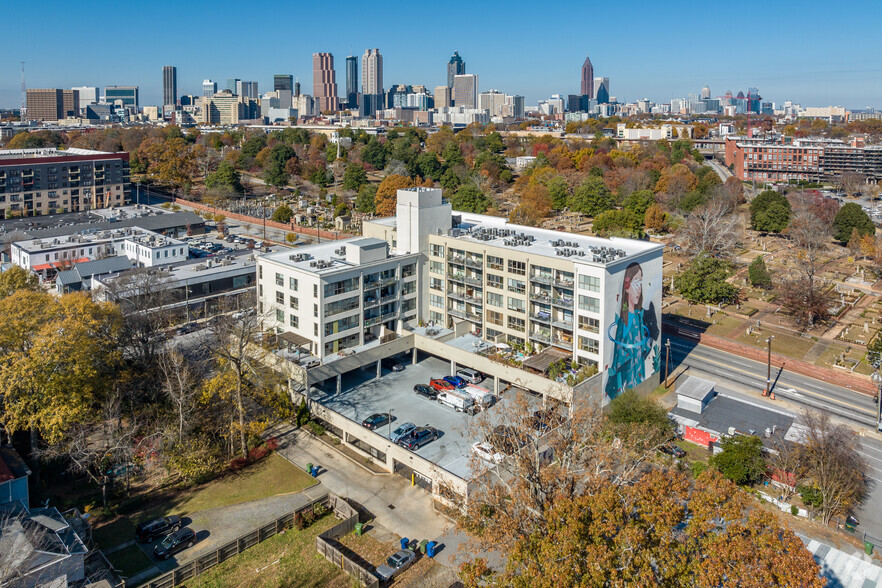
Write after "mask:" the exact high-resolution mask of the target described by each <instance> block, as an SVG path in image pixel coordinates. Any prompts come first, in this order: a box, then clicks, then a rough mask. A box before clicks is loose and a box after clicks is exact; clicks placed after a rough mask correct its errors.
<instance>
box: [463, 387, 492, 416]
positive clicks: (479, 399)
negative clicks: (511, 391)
mask: <svg viewBox="0 0 882 588" xmlns="http://www.w3.org/2000/svg"><path fill="white" fill-rule="evenodd" d="M459 391H460V392H465V393H466V394H468V395H469V396H471V397H472V399H473V400H474V401H475V404H477V405H478V406H479V407H481V410H485V409H487V408H490V407H491V406H493V403H494V402H495V401H496V397H495V396H493V394H491V393H490V390H487V389H486V388H481V387H480V386H475V385H473V384H469V385H468V386H466V387H465V388H460V390H459Z"/></svg>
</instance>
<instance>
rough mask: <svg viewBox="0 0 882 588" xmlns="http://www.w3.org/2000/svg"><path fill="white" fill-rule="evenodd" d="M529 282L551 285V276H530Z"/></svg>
mask: <svg viewBox="0 0 882 588" xmlns="http://www.w3.org/2000/svg"><path fill="white" fill-rule="evenodd" d="M530 281H532V282H537V283H539V284H549V285H550V284H551V276H544V275H542V274H531V275H530Z"/></svg>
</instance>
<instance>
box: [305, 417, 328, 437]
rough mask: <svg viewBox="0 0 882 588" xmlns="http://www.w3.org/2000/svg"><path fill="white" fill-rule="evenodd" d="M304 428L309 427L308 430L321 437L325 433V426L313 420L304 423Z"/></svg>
mask: <svg viewBox="0 0 882 588" xmlns="http://www.w3.org/2000/svg"><path fill="white" fill-rule="evenodd" d="M306 428H307V429H309V432H310V433H312V434H313V435H315V436H316V437H321V436H322V435H324V434H325V428H324V427H323V426H321V425H320V424H318V423H317V422H315V421H309V422H308V423H306Z"/></svg>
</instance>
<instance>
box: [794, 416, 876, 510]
mask: <svg viewBox="0 0 882 588" xmlns="http://www.w3.org/2000/svg"><path fill="white" fill-rule="evenodd" d="M801 421H802V425H803V426H804V427H805V439H804V443H803V446H802V449H801V452H800V453H801V457H802V463H803V465H804V467H805V475H806V477H807V478H808V479H809V481H810V482H811V484H812V485H813V486H814V487H815V488H817V489H818V492H820V494H821V507H820V509H821V517H822V520H823V522H824V524H825V525H826V524H827V523H829V522H830V519H831V518H832V517H833V516H834V515H837V514H838V515H844V514H847V513H848V512H849V511H850V510H851V509H852V508H854V507H855V506H856V505H857V504H858V502H859V501H860V500H861V499H862V498H863V497H864V495H865V492H866V482H865V479H866V476H867V464H866V462H865V461H864V459H863V457H861V454H860V448H861V443H860V440H859V439H858V437H857V435H856V434H855V433H854V431H852V430H851V429H849V428H848V427H846V426H845V425H838V424H834V423H833V422H831V420H830V416H829V415H828V414H826V413H821V412H817V411H807V412H805V413H804V414H803V415H802V418H801Z"/></svg>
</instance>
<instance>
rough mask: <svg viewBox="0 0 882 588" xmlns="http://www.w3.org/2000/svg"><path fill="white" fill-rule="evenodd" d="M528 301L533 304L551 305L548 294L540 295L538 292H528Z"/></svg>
mask: <svg viewBox="0 0 882 588" xmlns="http://www.w3.org/2000/svg"><path fill="white" fill-rule="evenodd" d="M530 300H531V301H533V302H539V303H542V304H551V301H552V298H551V296H550V295H548V294H542V293H539V292H530Z"/></svg>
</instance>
